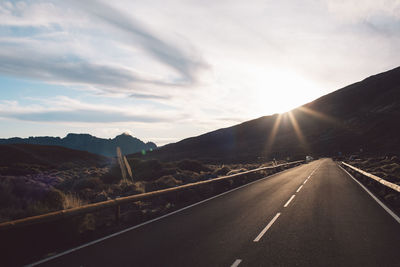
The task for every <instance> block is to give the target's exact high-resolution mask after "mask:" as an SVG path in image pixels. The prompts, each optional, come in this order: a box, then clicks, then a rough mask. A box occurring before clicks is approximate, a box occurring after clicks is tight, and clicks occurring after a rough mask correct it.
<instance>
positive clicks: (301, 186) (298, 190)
mask: <svg viewBox="0 0 400 267" xmlns="http://www.w3.org/2000/svg"><path fill="white" fill-rule="evenodd" d="M301 188H303V185H300V187H299V189H297V190H296V193H298V192H300V190H301Z"/></svg>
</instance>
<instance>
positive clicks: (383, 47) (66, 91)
mask: <svg viewBox="0 0 400 267" xmlns="http://www.w3.org/2000/svg"><path fill="white" fill-rule="evenodd" d="M399 47H400V2H399V1H396V0H393V1H390V0H387V1H383V0H382V1H374V0H366V1H362V4H360V3H359V1H356V0H349V1H333V0H325V1H312V0H304V1H251V2H246V1H175V0H174V1H125V0H121V1H120V0H116V1H93V0H90V1H75V0H74V1H57V0H55V1H47V0H43V1H41V0H37V1H4V0H1V1H0V85H1V89H0V123H1V129H2V130H1V132H0V138H2V137H12V136H20V137H28V136H42V135H51V136H61V137H63V136H65V135H66V134H67V133H69V132H75V133H90V134H93V135H96V136H98V137H106V138H109V137H114V136H115V135H118V134H121V133H123V132H127V133H130V134H132V135H134V136H136V137H138V138H140V139H142V140H144V141H153V142H155V143H156V144H157V145H163V144H166V143H170V142H175V141H178V140H180V139H183V138H186V137H190V136H195V135H199V134H202V133H205V132H208V131H212V130H215V129H218V128H222V127H228V126H231V125H235V124H237V123H240V122H244V121H246V120H249V119H254V118H257V117H261V116H264V115H271V114H274V113H282V112H286V111H289V110H291V109H293V108H295V107H297V106H299V105H302V104H304V103H307V102H309V101H312V100H314V99H315V98H318V97H319V96H322V95H325V94H327V93H329V92H332V91H334V90H336V89H339V88H341V87H343V86H345V85H348V84H350V83H353V82H356V81H359V80H361V79H364V78H366V77H367V76H370V75H373V74H376V73H379V72H382V71H385V70H389V69H391V68H394V67H397V66H398V64H399V62H400V56H399V55H400V53H398V49H399Z"/></svg>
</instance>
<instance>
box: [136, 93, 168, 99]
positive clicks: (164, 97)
mask: <svg viewBox="0 0 400 267" xmlns="http://www.w3.org/2000/svg"><path fill="white" fill-rule="evenodd" d="M129 96H130V97H133V98H141V99H164V100H167V99H170V98H171V97H170V96H167V95H150V94H130V95H129Z"/></svg>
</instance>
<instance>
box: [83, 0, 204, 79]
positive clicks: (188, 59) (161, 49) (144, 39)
mask: <svg viewBox="0 0 400 267" xmlns="http://www.w3.org/2000/svg"><path fill="white" fill-rule="evenodd" d="M76 3H77V5H79V6H82V7H83V8H85V9H86V11H87V12H88V13H89V14H92V15H94V16H96V17H97V18H99V19H100V20H102V21H104V22H106V23H108V24H110V25H112V26H114V27H115V28H117V29H119V30H122V31H124V32H126V33H128V34H129V35H130V36H131V37H132V40H134V41H135V42H138V43H139V44H140V45H141V47H142V48H143V49H144V50H145V51H147V52H149V53H150V54H151V55H152V56H153V57H154V58H156V59H157V60H159V61H161V62H163V63H164V64H166V65H168V66H170V67H171V68H173V69H175V70H176V71H178V72H179V73H180V74H181V75H182V77H181V79H180V81H179V82H178V83H180V82H182V83H184V84H191V83H193V82H195V78H196V75H195V74H196V72H197V71H198V70H199V69H200V68H204V67H205V66H206V64H205V63H204V62H202V61H201V60H200V59H199V58H194V57H193V56H189V55H187V54H186V53H185V52H184V51H183V50H180V49H179V48H178V47H177V46H176V45H172V44H170V43H168V42H167V41H165V40H162V39H160V38H159V37H157V36H155V35H154V34H152V33H151V31H150V30H148V29H146V28H145V27H144V26H143V25H141V24H140V23H139V22H138V21H135V20H134V19H133V18H132V16H128V15H127V14H125V13H124V12H122V11H119V10H117V9H115V8H114V7H112V6H110V5H107V4H105V3H103V2H101V1H94V0H88V1H76Z"/></svg>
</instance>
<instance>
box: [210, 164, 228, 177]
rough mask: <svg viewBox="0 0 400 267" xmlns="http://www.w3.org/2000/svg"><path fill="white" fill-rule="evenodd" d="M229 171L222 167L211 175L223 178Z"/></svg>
mask: <svg viewBox="0 0 400 267" xmlns="http://www.w3.org/2000/svg"><path fill="white" fill-rule="evenodd" d="M229 171H230V169H229V168H228V167H226V166H224V167H221V168H218V169H216V170H215V171H214V172H213V174H215V175H217V176H224V175H226V174H227V173H228V172H229Z"/></svg>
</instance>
